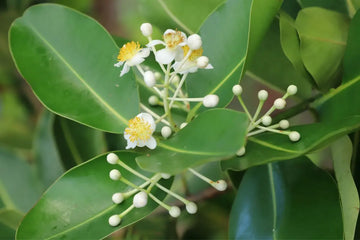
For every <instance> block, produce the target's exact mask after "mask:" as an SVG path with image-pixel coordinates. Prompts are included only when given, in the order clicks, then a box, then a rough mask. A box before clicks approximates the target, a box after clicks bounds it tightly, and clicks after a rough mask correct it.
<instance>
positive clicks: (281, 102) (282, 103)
mask: <svg viewBox="0 0 360 240" xmlns="http://www.w3.org/2000/svg"><path fill="white" fill-rule="evenodd" d="M285 105H286V101H285V100H284V99H282V98H278V99H276V100H275V101H274V107H275V108H276V109H283V108H284V107H285Z"/></svg>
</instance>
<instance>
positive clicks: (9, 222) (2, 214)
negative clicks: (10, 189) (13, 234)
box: [0, 209, 24, 239]
mask: <svg viewBox="0 0 360 240" xmlns="http://www.w3.org/2000/svg"><path fill="white" fill-rule="evenodd" d="M23 217H24V214H23V213H20V212H18V211H17V210H14V209H0V224H3V225H5V226H8V227H10V228H12V229H14V230H16V229H17V227H18V226H19V224H20V221H21V219H22V218H23ZM0 237H1V236H0ZM0 239H1V238H0Z"/></svg>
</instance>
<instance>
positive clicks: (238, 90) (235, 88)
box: [232, 85, 243, 96]
mask: <svg viewBox="0 0 360 240" xmlns="http://www.w3.org/2000/svg"><path fill="white" fill-rule="evenodd" d="M242 91H243V89H242V87H241V86H240V85H234V86H233V88H232V92H233V94H234V95H235V96H239V95H241V93H242Z"/></svg>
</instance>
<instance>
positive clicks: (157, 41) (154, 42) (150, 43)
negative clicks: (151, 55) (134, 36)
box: [146, 40, 166, 47]
mask: <svg viewBox="0 0 360 240" xmlns="http://www.w3.org/2000/svg"><path fill="white" fill-rule="evenodd" d="M159 44H162V45H164V46H165V45H166V44H165V43H164V42H163V41H161V40H152V41H151V42H149V43H148V44H146V46H147V47H153V46H155V45H159Z"/></svg>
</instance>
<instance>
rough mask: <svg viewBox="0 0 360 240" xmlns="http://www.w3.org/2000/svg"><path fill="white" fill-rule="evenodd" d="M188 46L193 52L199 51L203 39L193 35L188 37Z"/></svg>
mask: <svg viewBox="0 0 360 240" xmlns="http://www.w3.org/2000/svg"><path fill="white" fill-rule="evenodd" d="M187 44H188V46H189V48H190V49H191V50H197V49H199V48H201V45H202V41H201V37H200V36H199V35H198V34H196V33H195V34H191V35H190V36H189V37H188V40H187Z"/></svg>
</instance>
